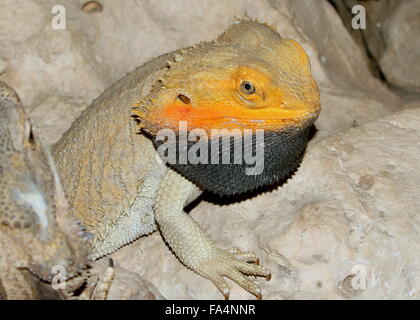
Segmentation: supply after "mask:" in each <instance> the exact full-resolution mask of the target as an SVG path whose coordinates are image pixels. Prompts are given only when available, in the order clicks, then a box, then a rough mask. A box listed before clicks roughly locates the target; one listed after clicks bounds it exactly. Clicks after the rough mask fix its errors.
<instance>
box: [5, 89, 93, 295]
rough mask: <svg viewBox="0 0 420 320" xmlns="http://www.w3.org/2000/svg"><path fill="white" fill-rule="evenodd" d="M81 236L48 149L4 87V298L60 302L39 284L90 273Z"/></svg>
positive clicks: (11, 90) (18, 100) (14, 96)
mask: <svg viewBox="0 0 420 320" xmlns="http://www.w3.org/2000/svg"><path fill="white" fill-rule="evenodd" d="M80 232H82V231H81V229H80V227H79V226H78V225H77V222H76V220H75V219H73V218H72V217H71V216H70V210H69V206H68V203H67V200H66V198H65V196H64V192H63V189H62V186H61V183H60V180H59V178H58V174H57V171H56V169H55V165H54V161H53V159H52V156H51V154H50V152H49V150H48V148H47V147H46V145H45V144H44V143H43V141H42V139H41V138H40V137H39V135H38V132H37V131H36V129H34V128H33V124H32V122H31V120H30V119H29V117H28V115H27V113H26V112H25V109H24V108H23V106H22V105H21V103H20V99H19V97H18V96H17V94H16V92H15V91H14V90H13V89H12V88H11V87H9V86H8V85H7V84H6V83H4V82H2V81H0V291H3V297H2V298H6V299H37V298H40V297H42V296H45V294H49V295H47V297H56V298H57V296H56V295H54V294H53V293H52V292H53V291H54V290H52V289H51V290H47V288H48V287H49V288H51V286H48V287H46V288H43V287H42V285H40V282H39V280H38V278H39V279H41V280H43V281H45V282H51V280H52V277H53V275H54V273H55V271H54V269H53V268H54V267H57V266H59V267H60V268H62V269H60V271H61V277H62V279H61V280H65V279H67V278H71V277H74V276H76V275H78V274H79V273H80V272H81V271H82V270H84V268H85V267H86V263H87V253H88V252H87V250H86V242H85V241H84V240H83V235H81V234H80ZM28 271H30V272H28ZM33 275H36V277H34V276H33ZM43 290H44V291H49V293H48V292H43ZM0 295H1V292H0Z"/></svg>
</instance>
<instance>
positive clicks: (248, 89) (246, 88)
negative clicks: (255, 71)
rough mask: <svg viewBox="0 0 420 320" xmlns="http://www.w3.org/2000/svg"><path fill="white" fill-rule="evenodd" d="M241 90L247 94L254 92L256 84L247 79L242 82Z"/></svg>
mask: <svg viewBox="0 0 420 320" xmlns="http://www.w3.org/2000/svg"><path fill="white" fill-rule="evenodd" d="M241 90H242V92H243V93H245V94H253V93H255V86H254V85H253V84H252V82H249V81H246V80H245V81H242V82H241Z"/></svg>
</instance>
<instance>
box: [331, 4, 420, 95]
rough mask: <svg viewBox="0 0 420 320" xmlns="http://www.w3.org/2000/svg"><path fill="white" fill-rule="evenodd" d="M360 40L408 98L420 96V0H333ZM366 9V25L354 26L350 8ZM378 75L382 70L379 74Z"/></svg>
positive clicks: (392, 82) (352, 32) (347, 24)
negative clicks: (358, 28)
mask: <svg viewBox="0 0 420 320" xmlns="http://www.w3.org/2000/svg"><path fill="white" fill-rule="evenodd" d="M332 1H333V3H334V4H335V6H336V8H337V10H338V12H339V13H340V16H341V18H342V19H343V22H344V24H345V25H346V27H347V29H348V31H349V32H350V33H351V35H352V36H353V38H354V39H355V40H357V43H358V44H359V45H360V46H361V47H362V48H365V49H366V51H367V52H368V53H369V55H370V56H372V57H373V61H374V63H376V65H377V67H378V69H379V70H380V72H382V74H383V76H384V78H385V79H386V81H387V82H389V84H391V85H392V86H395V88H393V89H394V90H395V92H396V93H398V94H399V95H400V96H401V97H402V98H404V99H405V100H408V101H410V100H413V99H419V97H420V95H419V93H420V70H419V68H416V67H414V66H416V65H418V62H419V61H420V50H419V47H420V18H419V17H420V1H419V0H406V1H399V0H381V1H374V0H370V1H361V0H332ZM354 5H362V6H364V7H365V9H366V29H365V30H353V29H352V28H351V19H352V18H353V15H352V14H351V8H352V7H353V6H354ZM378 76H379V74H378Z"/></svg>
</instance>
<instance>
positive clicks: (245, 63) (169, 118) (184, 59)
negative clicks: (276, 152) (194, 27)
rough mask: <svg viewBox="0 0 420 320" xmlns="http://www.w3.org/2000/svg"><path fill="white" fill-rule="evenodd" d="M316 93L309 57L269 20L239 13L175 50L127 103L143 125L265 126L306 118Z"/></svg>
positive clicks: (151, 128) (313, 113) (302, 122)
mask: <svg viewBox="0 0 420 320" xmlns="http://www.w3.org/2000/svg"><path fill="white" fill-rule="evenodd" d="M319 110H320V104H319V92H318V88H317V85H316V82H315V81H314V79H313V78H312V76H311V71H310V63H309V59H308V56H307V55H306V53H305V51H304V50H303V48H302V47H301V46H300V45H299V44H298V43H297V42H296V41H294V40H289V39H282V38H281V37H280V35H279V34H278V33H276V32H275V31H274V30H273V29H272V28H271V27H269V26H267V25H265V24H260V23H258V22H254V21H249V20H242V21H240V22H238V23H236V24H233V25H232V26H231V27H229V28H228V29H227V30H226V32H225V33H223V34H222V35H221V36H220V37H219V38H218V39H216V40H215V41H212V42H208V43H202V44H200V45H198V46H195V47H191V48H188V49H185V50H180V51H179V52H177V53H175V54H174V60H173V61H172V62H169V64H168V71H167V73H166V74H165V76H164V77H162V79H160V81H159V83H158V84H157V85H156V87H155V88H154V90H152V91H151V93H150V94H149V96H147V97H146V99H144V100H143V101H141V102H140V103H139V104H138V106H137V107H136V108H135V109H134V113H135V114H137V115H138V116H139V118H140V120H141V121H142V126H143V127H144V129H145V130H146V131H148V132H149V133H152V134H156V133H157V131H158V130H159V129H163V128H169V129H173V130H175V131H176V130H178V125H179V121H187V123H188V129H194V128H200V129H204V130H206V131H209V130H210V129H223V128H225V129H234V128H238V129H266V130H270V131H279V130H282V129H283V128H285V127H290V126H292V127H295V128H299V127H301V126H306V125H307V124H308V123H312V122H313V121H314V120H315V118H316V117H317V115H318V113H319Z"/></svg>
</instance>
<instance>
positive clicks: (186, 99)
mask: <svg viewBox="0 0 420 320" xmlns="http://www.w3.org/2000/svg"><path fill="white" fill-rule="evenodd" d="M177 98H178V99H179V100H181V101H182V102H183V103H185V104H190V103H191V99H190V98H188V97H187V96H186V95H184V94H181V93H180V94H178V96H177Z"/></svg>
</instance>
